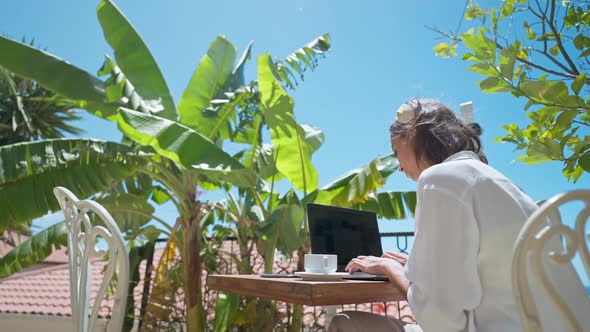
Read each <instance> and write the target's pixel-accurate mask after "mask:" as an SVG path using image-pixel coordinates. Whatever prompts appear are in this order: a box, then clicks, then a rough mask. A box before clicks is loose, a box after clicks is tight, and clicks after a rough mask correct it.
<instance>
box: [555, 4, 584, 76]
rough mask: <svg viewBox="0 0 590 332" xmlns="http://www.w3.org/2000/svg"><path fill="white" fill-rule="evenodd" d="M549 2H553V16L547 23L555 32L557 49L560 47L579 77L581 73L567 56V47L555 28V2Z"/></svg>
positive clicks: (573, 72)
mask: <svg viewBox="0 0 590 332" xmlns="http://www.w3.org/2000/svg"><path fill="white" fill-rule="evenodd" d="M547 1H550V2H551V16H550V18H549V21H547V23H548V24H549V28H550V29H551V32H553V36H554V37H555V42H556V43H557V47H559V50H560V51H561V54H562V55H563V58H564V59H565V61H566V62H567V63H568V64H569V65H570V67H571V73H572V74H575V75H576V76H578V75H580V72H579V71H578V68H577V67H576V64H575V63H574V62H573V61H572V59H571V58H570V56H569V54H567V51H566V50H565V47H563V43H562V42H561V37H560V35H559V32H558V31H557V28H556V27H555V24H554V23H553V20H554V19H555V1H553V0H547Z"/></svg>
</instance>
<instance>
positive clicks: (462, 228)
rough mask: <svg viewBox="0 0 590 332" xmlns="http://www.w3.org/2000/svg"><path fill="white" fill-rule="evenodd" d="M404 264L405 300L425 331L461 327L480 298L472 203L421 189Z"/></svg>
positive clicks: (439, 191) (475, 224) (452, 329)
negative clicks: (406, 287) (406, 258)
mask: <svg viewBox="0 0 590 332" xmlns="http://www.w3.org/2000/svg"><path fill="white" fill-rule="evenodd" d="M421 191H422V192H421V193H419V197H420V202H419V206H418V208H417V210H416V219H415V221H416V237H415V239H414V244H413V246H412V251H411V253H410V257H409V259H408V263H407V264H406V270H405V273H406V277H407V278H408V280H409V281H410V283H411V284H410V287H409V289H408V294H407V295H408V303H409V304H410V307H411V308H412V312H413V313H414V316H415V317H416V320H417V321H418V325H420V326H421V327H422V329H423V330H424V331H425V332H430V331H440V332H446V331H449V332H450V331H463V330H467V324H468V313H469V311H472V310H473V309H474V308H475V307H476V306H477V305H478V304H479V303H480V301H481V297H482V288H481V283H480V279H479V274H478V272H477V253H478V248H479V229H478V226H477V221H476V220H475V217H474V216H473V212H472V208H471V207H470V206H468V205H467V204H465V203H464V202H462V201H461V200H460V199H458V198H457V197H455V196H454V195H453V194H451V193H448V192H445V191H443V190H440V189H435V188H428V189H422V190H421Z"/></svg>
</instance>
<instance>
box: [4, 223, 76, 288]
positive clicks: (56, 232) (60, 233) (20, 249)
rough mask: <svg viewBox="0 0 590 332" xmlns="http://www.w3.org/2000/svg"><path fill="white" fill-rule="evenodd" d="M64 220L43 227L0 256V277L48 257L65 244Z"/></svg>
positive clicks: (66, 242) (65, 230)
mask: <svg viewBox="0 0 590 332" xmlns="http://www.w3.org/2000/svg"><path fill="white" fill-rule="evenodd" d="M67 244H68V238H67V229H66V223H65V221H62V222H58V223H57V224H54V225H52V226H49V227H47V228H45V229H44V230H42V231H40V232H39V233H37V234H35V235H33V236H31V237H30V238H28V239H26V240H24V241H23V242H21V243H20V244H19V245H17V246H16V247H15V248H13V249H12V250H10V251H9V252H8V253H6V254H5V255H4V256H2V258H0V279H3V278H6V277H8V276H10V275H12V274H14V273H17V272H20V271H21V270H22V269H24V268H26V267H29V266H32V265H34V264H36V263H38V262H40V261H42V260H44V259H45V258H47V257H49V255H51V253H52V252H53V250H54V248H55V250H57V249H61V247H62V246H67Z"/></svg>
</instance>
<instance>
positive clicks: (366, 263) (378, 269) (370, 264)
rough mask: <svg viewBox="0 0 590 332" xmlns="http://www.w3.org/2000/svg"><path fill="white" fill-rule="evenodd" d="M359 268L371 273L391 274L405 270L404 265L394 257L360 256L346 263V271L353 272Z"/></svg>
mask: <svg viewBox="0 0 590 332" xmlns="http://www.w3.org/2000/svg"><path fill="white" fill-rule="evenodd" d="M358 270H361V271H363V272H367V273H371V274H380V275H389V274H390V273H392V272H399V271H400V270H401V271H402V272H403V266H402V265H401V264H400V263H399V262H398V261H397V260H394V259H388V258H382V257H375V256H358V257H357V258H353V259H352V260H351V261H350V262H349V263H348V265H346V271H348V272H351V273H352V272H356V271H358Z"/></svg>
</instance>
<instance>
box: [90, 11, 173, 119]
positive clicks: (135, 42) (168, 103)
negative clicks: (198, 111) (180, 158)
mask: <svg viewBox="0 0 590 332" xmlns="http://www.w3.org/2000/svg"><path fill="white" fill-rule="evenodd" d="M96 12H97V15H98V20H99V21H100V24H101V26H102V30H103V33H104V37H105V39H106V40H107V42H108V43H109V45H111V47H112V48H113V50H114V51H115V59H116V60H117V64H118V65H119V67H121V69H122V70H123V72H125V75H126V76H127V77H128V78H129V80H131V82H133V84H134V85H135V88H136V89H137V91H138V93H139V94H140V95H141V96H142V98H144V99H147V100H158V99H160V100H161V103H162V105H163V106H164V109H163V110H162V111H161V112H158V113H157V115H158V116H161V117H164V118H166V119H169V120H173V121H176V120H178V113H177V111H176V106H175V105H174V100H173V99H172V95H171V93H170V90H169V89H168V85H167V84H166V81H165V80H164V76H163V75H162V73H161V72H160V69H159V68H158V64H157V63H156V61H155V60H154V58H153V56H152V54H151V53H150V51H149V49H148V48H147V46H146V45H145V43H144V41H143V40H142V39H141V37H140V36H139V34H138V33H137V31H135V29H134V28H133V26H132V25H131V24H130V23H129V21H128V20H127V18H126V17H125V15H123V13H122V12H121V11H120V10H119V8H117V6H115V4H114V3H113V2H112V1H109V0H103V1H101V3H100V4H99V5H98V8H97V10H96Z"/></svg>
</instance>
